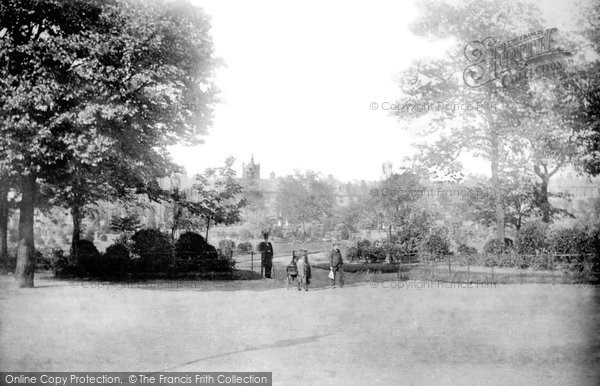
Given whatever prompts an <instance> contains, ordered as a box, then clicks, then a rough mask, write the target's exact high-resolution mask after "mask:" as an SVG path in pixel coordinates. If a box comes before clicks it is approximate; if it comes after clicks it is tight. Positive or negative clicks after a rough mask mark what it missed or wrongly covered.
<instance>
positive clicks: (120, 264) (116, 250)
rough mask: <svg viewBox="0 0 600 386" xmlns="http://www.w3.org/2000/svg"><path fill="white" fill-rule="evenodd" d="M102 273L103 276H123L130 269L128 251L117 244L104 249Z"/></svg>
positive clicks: (123, 246)
mask: <svg viewBox="0 0 600 386" xmlns="http://www.w3.org/2000/svg"><path fill="white" fill-rule="evenodd" d="M103 265H104V269H103V273H104V275H105V276H123V275H126V274H127V272H128V271H129V269H130V268H131V264H130V256H129V249H127V247H126V246H125V245H124V244H121V243H117V244H113V245H111V246H109V247H108V248H106V252H105V253H104V256H103Z"/></svg>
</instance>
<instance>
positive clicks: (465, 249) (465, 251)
mask: <svg viewBox="0 0 600 386" xmlns="http://www.w3.org/2000/svg"><path fill="white" fill-rule="evenodd" d="M456 251H457V252H458V253H460V254H461V255H474V254H476V253H477V249H475V248H474V247H470V246H468V245H466V244H459V245H458V248H456Z"/></svg>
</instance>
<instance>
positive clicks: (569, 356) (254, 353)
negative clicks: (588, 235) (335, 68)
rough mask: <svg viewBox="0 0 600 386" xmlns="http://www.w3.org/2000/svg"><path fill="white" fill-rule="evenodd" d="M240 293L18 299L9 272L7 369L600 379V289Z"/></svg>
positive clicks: (380, 380)
mask: <svg viewBox="0 0 600 386" xmlns="http://www.w3.org/2000/svg"><path fill="white" fill-rule="evenodd" d="M315 271H316V272H321V273H323V274H326V271H325V270H315ZM319 280H320V279H319ZM257 282H269V283H277V282H276V280H271V281H269V280H267V279H261V280H257ZM235 283H236V282H235V281H222V282H204V284H203V285H204V287H202V288H200V289H198V288H191V287H187V288H186V287H180V288H164V289H162V288H143V287H137V288H135V287H132V288H121V289H117V288H115V287H103V288H89V287H88V288H83V287H82V286H81V285H78V286H73V285H72V284H71V283H69V282H68V281H60V280H49V279H44V278H39V277H38V279H37V281H36V285H37V287H36V288H33V289H22V290H18V289H16V288H14V285H13V281H12V278H10V277H8V276H2V277H0V289H1V290H2V292H1V295H0V307H1V308H2V310H3V312H2V313H1V314H0V363H2V369H3V370H4V371H16V370H21V371H52V370H54V371H59V370H68V371H88V370H97V371H110V370H114V371H125V370H129V371H161V370H167V371H228V370H230V371H245V370H253V371H272V372H273V379H274V382H275V383H274V384H286V385H287V384H292V385H294V384H339V385H362V384H374V385H389V384H465V385H470V384H473V385H475V384H477V385H481V384H497V385H505V384H532V385H536V384H537V385H552V384H554V385H566V384H569V385H571V384H581V385H586V384H589V385H593V384H597V380H598V379H599V378H598V377H599V376H600V336H599V334H598V332H597V327H598V325H600V317H599V313H598V304H600V296H599V290H598V287H594V286H589V285H549V284H530V285H498V286H494V287H476V288H465V287H458V286H448V285H447V283H442V284H437V283H434V282H395V281H393V279H392V278H389V280H388V281H387V282H386V281H380V282H377V283H374V284H375V285H372V284H371V285H364V284H363V285H361V284H358V283H355V284H352V285H349V286H347V287H346V288H343V289H342V288H335V289H331V288H325V287H319V286H316V287H315V288H314V289H313V290H312V291H309V292H304V291H302V292H298V291H288V290H286V289H285V288H281V287H279V286H274V287H272V288H271V289H268V290H265V289H264V288H260V289H261V290H258V291H257V290H254V289H252V287H251V286H248V287H246V286H247V285H249V282H248V281H244V282H243V285H242V287H236V286H237V284H235ZM418 283H421V284H420V285H418ZM231 286H234V287H231Z"/></svg>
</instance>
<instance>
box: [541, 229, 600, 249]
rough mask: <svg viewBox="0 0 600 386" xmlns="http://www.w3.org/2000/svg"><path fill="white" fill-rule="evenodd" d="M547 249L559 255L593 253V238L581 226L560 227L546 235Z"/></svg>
mask: <svg viewBox="0 0 600 386" xmlns="http://www.w3.org/2000/svg"><path fill="white" fill-rule="evenodd" d="M548 249H549V250H550V251H551V252H552V253H556V254H561V255H578V254H583V253H594V249H595V248H594V245H593V239H592V238H591V237H589V235H588V232H586V230H585V229H581V228H560V229H555V230H553V231H551V232H550V233H549V235H548Z"/></svg>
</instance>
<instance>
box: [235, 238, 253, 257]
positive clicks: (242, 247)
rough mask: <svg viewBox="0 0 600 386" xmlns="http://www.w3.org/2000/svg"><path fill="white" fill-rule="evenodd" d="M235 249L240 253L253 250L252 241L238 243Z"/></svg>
mask: <svg viewBox="0 0 600 386" xmlns="http://www.w3.org/2000/svg"><path fill="white" fill-rule="evenodd" d="M237 250H238V253H239V254H240V255H245V254H248V253H250V252H252V250H253V247H252V243H251V242H250V241H245V242H243V243H239V244H238V246H237Z"/></svg>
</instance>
